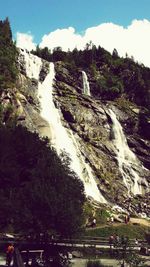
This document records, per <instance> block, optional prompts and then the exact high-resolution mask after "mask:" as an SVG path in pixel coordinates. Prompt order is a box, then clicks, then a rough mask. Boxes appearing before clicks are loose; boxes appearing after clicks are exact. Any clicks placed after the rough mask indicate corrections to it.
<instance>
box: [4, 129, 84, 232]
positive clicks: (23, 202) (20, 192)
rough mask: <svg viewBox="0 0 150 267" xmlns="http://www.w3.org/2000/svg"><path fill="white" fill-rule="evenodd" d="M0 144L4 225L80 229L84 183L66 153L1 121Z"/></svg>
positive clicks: (38, 229) (29, 228) (20, 228)
mask: <svg viewBox="0 0 150 267" xmlns="http://www.w3.org/2000/svg"><path fill="white" fill-rule="evenodd" d="M0 147H1V150H0V193H1V194H0V227H1V229H0V230H1V231H3V230H4V228H5V229H7V228H8V226H9V225H12V227H13V228H14V231H16V232H18V231H25V232H26V233H27V232H29V231H33V232H36V233H38V232H45V231H47V230H50V229H53V230H54V231H56V232H57V233H59V234H60V235H64V236H69V235H73V234H75V233H76V232H78V231H79V230H80V227H81V225H82V223H83V216H82V214H83V211H82V206H83V203H84V189H83V184H82V183H81V181H80V180H79V179H78V177H77V176H76V174H75V173H74V172H73V171H72V170H70V168H69V161H70V160H69V158H68V157H67V155H64V154H62V155H61V159H60V158H59V157H58V156H57V154H56V152H55V151H54V150H53V149H52V148H50V147H49V144H48V140H40V139H39V137H38V135H37V134H36V133H30V132H28V131H27V130H26V129H25V128H22V127H21V126H19V127H16V128H13V129H10V128H9V129H8V128H6V127H1V128H0Z"/></svg>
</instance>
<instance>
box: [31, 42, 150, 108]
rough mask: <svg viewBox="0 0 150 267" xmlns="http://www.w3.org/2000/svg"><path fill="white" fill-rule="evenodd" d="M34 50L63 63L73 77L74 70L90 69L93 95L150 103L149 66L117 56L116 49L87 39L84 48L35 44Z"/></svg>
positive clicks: (145, 104) (42, 55) (38, 53)
mask: <svg viewBox="0 0 150 267" xmlns="http://www.w3.org/2000/svg"><path fill="white" fill-rule="evenodd" d="M34 53H35V54H37V55H38V56H40V57H42V58H44V59H46V60H48V61H54V62H55V61H60V60H61V61H63V62H65V63H66V64H67V68H68V66H69V68H70V75H72V76H74V77H76V75H77V69H82V70H86V71H87V72H89V76H91V80H92V86H91V91H92V95H93V96H95V97H96V98H102V99H106V100H113V99H114V98H117V97H120V96H121V95H122V94H124V95H125V96H126V98H127V99H129V100H131V101H132V102H135V103H136V104H138V105H141V106H146V107H149V105H150V69H149V68H146V67H144V65H140V64H138V63H136V62H135V61H134V59H133V57H131V58H129V57H128V56H126V58H120V57H119V55H118V52H117V50H116V49H114V51H113V53H112V55H111V54H110V53H109V52H107V51H106V50H105V49H103V48H102V47H100V46H98V47H96V46H95V45H93V44H92V43H91V42H90V43H88V44H86V47H85V49H84V50H77V48H75V49H74V50H73V51H72V52H71V51H68V52H64V51H62V49H61V48H60V47H57V48H55V49H54V50H53V51H52V52H51V51H49V50H48V49H47V48H44V49H39V47H38V49H37V50H36V51H34Z"/></svg>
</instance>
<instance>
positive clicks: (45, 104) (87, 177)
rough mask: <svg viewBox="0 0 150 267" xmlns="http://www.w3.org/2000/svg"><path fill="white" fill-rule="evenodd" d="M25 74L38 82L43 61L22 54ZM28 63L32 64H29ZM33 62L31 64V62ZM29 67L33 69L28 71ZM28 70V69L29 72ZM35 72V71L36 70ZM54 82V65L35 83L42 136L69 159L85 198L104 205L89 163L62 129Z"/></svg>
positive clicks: (66, 131)
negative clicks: (39, 106)
mask: <svg viewBox="0 0 150 267" xmlns="http://www.w3.org/2000/svg"><path fill="white" fill-rule="evenodd" d="M25 61H26V68H27V71H26V73H27V75H28V77H30V78H35V79H37V78H38V80H39V74H40V70H41V67H42V61H41V59H39V58H38V57H36V56H33V55H31V54H26V55H25ZM30 61H31V62H30ZM33 62H34V63H33ZM30 66H32V68H33V69H34V71H31V68H30ZM28 68H29V69H28ZM35 70H36V71H35ZM54 79H55V70H54V64H53V63H49V73H48V74H47V76H46V78H45V80H44V81H43V82H40V81H38V96H39V101H40V104H41V117H43V119H45V120H46V121H47V122H48V125H49V127H46V130H45V132H44V136H47V137H48V138H49V139H50V142H51V144H52V146H53V147H54V148H55V149H56V151H57V153H58V155H60V153H61V152H62V151H65V152H66V153H67V154H68V156H69V157H70V159H71V163H70V167H71V169H72V170H73V171H74V172H75V173H76V174H77V175H78V176H79V178H80V179H81V180H82V182H83V184H84V188H85V193H86V195H87V196H90V197H92V198H93V199H94V200H96V201H98V202H101V203H106V202H107V201H106V200H105V198H104V197H103V196H102V194H101V192H100V191H99V189H98V187H97V183H96V180H95V177H94V175H93V173H92V169H91V167H90V166H89V164H87V163H85V158H84V157H83V156H82V154H81V152H80V150H79V147H78V144H77V142H76V140H75V137H74V135H73V133H72V131H71V130H69V129H66V128H65V127H63V125H62V122H61V119H60V117H61V116H60V115H61V111H60V110H59V109H57V108H56V107H55V105H54V102H53V95H52V91H53V82H54Z"/></svg>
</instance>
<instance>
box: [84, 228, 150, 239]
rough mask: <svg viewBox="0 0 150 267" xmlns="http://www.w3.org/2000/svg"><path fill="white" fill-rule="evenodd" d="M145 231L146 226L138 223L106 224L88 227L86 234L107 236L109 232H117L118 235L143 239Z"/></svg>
mask: <svg viewBox="0 0 150 267" xmlns="http://www.w3.org/2000/svg"><path fill="white" fill-rule="evenodd" d="M146 232H147V227H146V226H140V225H120V226H113V225H112V226H107V227H100V228H96V229H94V228H93V229H90V230H89V229H88V230H87V231H86V233H85V234H86V235H88V236H93V237H94V236H100V237H109V236H110V235H111V234H118V235H119V236H127V237H129V238H139V239H144V238H145V233H146Z"/></svg>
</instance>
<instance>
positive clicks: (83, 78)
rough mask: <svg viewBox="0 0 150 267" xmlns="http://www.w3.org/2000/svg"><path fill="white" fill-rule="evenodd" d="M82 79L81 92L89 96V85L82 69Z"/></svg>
mask: <svg viewBox="0 0 150 267" xmlns="http://www.w3.org/2000/svg"><path fill="white" fill-rule="evenodd" d="M82 80H83V94H85V95H89V96H90V95H91V92H90V85H89V81H88V78H87V75H86V73H85V71H82Z"/></svg>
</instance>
